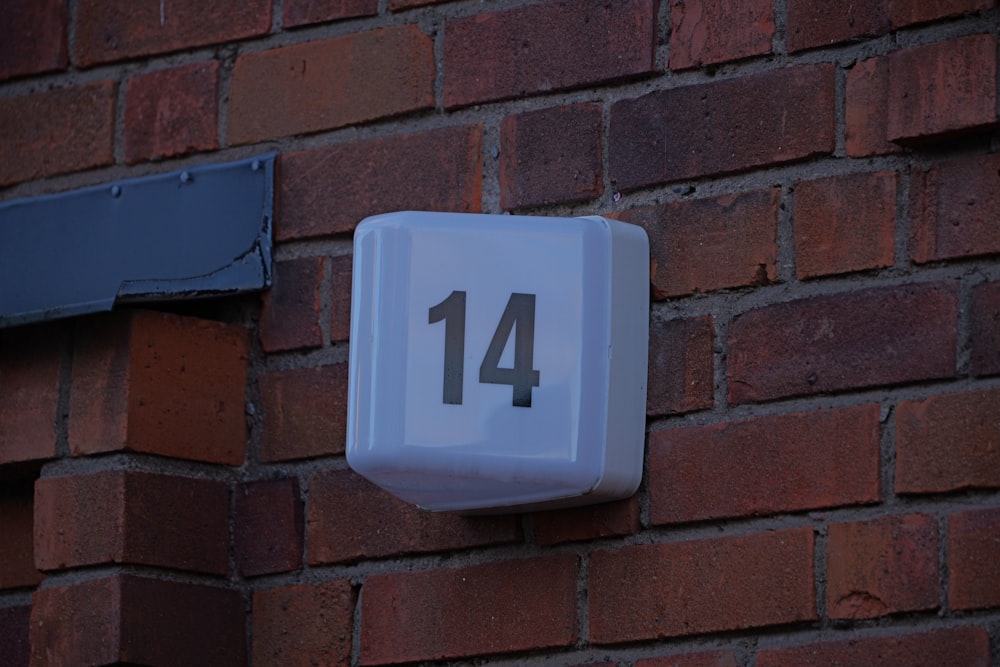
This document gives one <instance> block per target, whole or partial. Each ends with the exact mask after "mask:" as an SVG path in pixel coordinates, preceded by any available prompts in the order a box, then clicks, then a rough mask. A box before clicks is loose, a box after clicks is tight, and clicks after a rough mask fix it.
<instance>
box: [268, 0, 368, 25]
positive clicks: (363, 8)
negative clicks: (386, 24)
mask: <svg viewBox="0 0 1000 667" xmlns="http://www.w3.org/2000/svg"><path fill="white" fill-rule="evenodd" d="M377 13H378V0H335V1H334V2H329V0H288V2H285V3H284V5H283V6H282V14H281V23H282V25H283V26H285V27H286V28H294V27H296V26H301V25H309V24H311V23H322V22H324V21H336V20H340V19H350V18H355V17H358V16H373V15H375V14H377Z"/></svg>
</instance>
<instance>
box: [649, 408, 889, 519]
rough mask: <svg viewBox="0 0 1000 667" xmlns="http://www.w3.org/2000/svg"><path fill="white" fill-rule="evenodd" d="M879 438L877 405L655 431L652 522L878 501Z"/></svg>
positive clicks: (651, 444) (651, 447)
mask: <svg viewBox="0 0 1000 667" xmlns="http://www.w3.org/2000/svg"><path fill="white" fill-rule="evenodd" d="M879 436H880V429H879V407H878V405H864V406H858V407H853V408H842V409H838V410H824V411H819V412H806V413H796V414H791V415H778V416H769V417H758V418H756V419H751V420H748V421H742V422H732V423H727V424H715V425H711V426H692V427H685V428H677V429H671V430H665V431H653V432H652V433H650V434H649V499H650V502H649V513H650V521H651V522H652V523H654V524H668V523H677V522H684V521H703V520H708V519H721V518H728V517H737V516H759V515H767V514H776V513H779V512H797V511H802V510H809V509H816V508H821V507H836V506H839V505H854V504H859V503H873V502H877V501H878V499H879Z"/></svg>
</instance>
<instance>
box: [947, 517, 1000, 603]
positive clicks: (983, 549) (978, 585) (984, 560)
mask: <svg viewBox="0 0 1000 667" xmlns="http://www.w3.org/2000/svg"><path fill="white" fill-rule="evenodd" d="M946 548H947V554H948V556H947V558H948V606H949V607H951V608H952V609H981V608H984V607H996V606H998V605H1000V559H998V558H997V553H1000V551H998V549H1000V509H998V508H995V507H993V508H989V509H982V510H968V511H965V512H958V513H955V514H952V515H950V516H949V517H948V543H947V547H946Z"/></svg>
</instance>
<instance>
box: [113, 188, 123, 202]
mask: <svg viewBox="0 0 1000 667" xmlns="http://www.w3.org/2000/svg"><path fill="white" fill-rule="evenodd" d="M111 196H112V197H114V198H115V199H118V198H119V197H121V196H122V186H120V185H112V186H111Z"/></svg>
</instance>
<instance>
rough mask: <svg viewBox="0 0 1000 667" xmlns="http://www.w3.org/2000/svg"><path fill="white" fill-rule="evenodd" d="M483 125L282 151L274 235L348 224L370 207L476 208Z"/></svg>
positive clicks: (309, 233) (341, 229)
mask: <svg viewBox="0 0 1000 667" xmlns="http://www.w3.org/2000/svg"><path fill="white" fill-rule="evenodd" d="M481 137H482V128H481V127H480V126H478V125H463V126H457V127H448V128H441V129H435V130H427V131H424V132H415V133H412V134H401V135H396V136H392V137H382V138H378V139H371V140H367V141H357V142H349V143H343V144H335V145H332V146H327V147H323V148H316V149H311V150H304V151H298V152H294V153H288V154H285V155H283V156H282V157H281V160H280V165H281V167H280V177H279V182H278V185H277V188H278V197H277V220H276V221H275V236H276V238H278V239H279V240H286V239H300V238H307V237H313V236H322V235H327V234H338V233H345V232H351V231H353V230H354V227H355V226H356V225H357V224H358V223H359V222H361V220H362V219H363V218H365V217H367V216H369V215H375V214H376V213H387V212H390V211H403V210H427V211H455V212H459V213H478V212H479V211H480V210H481V209H480V205H481V202H480V200H481V198H482V195H481V192H482V190H481V188H482V184H481V178H482V164H481V160H480V145H481V143H482V138H481Z"/></svg>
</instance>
